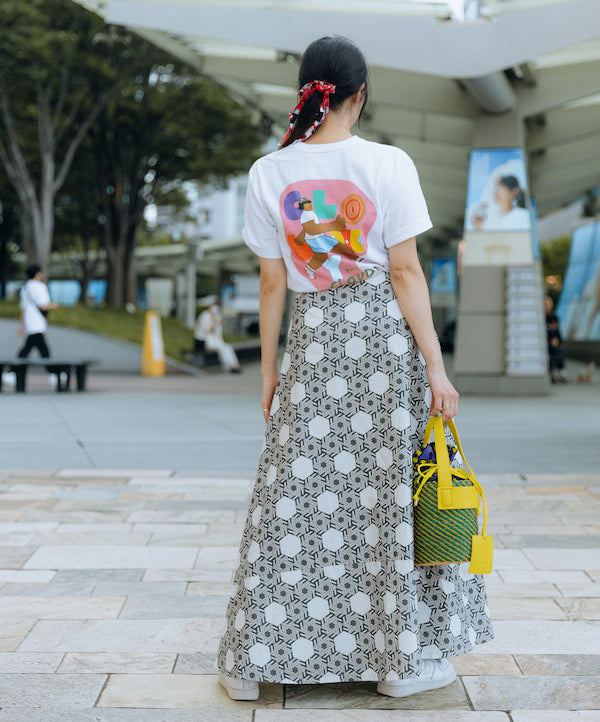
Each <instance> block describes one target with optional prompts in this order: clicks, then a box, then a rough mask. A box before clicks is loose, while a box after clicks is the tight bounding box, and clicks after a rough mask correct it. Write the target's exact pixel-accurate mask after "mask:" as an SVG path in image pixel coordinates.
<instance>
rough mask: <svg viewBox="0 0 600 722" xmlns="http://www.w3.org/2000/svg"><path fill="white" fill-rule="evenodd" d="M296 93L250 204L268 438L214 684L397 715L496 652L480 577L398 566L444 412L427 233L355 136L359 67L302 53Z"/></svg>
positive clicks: (243, 695) (403, 165)
mask: <svg viewBox="0 0 600 722" xmlns="http://www.w3.org/2000/svg"><path fill="white" fill-rule="evenodd" d="M298 87H299V88H300V93H299V96H300V97H299V103H298V105H297V106H296V108H295V109H294V110H293V111H292V113H291V114H290V131H289V133H288V134H287V135H286V137H285V138H284V140H283V142H282V144H281V149H280V150H277V151H275V152H274V153H271V154H269V155H267V156H265V157H263V158H261V159H260V160H258V161H257V162H256V163H255V164H254V166H253V167H252V169H251V171H250V177H249V185H248V192H247V202H246V219H245V229H244V240H245V242H246V244H247V245H248V246H249V247H250V248H251V249H252V250H253V251H255V252H256V253H257V254H258V256H259V257H260V269H261V288H260V332H261V346H262V361H261V365H262V375H263V395H262V409H263V413H264V417H265V420H266V422H267V429H266V434H265V441H264V445H263V450H262V454H261V457H260V462H259V466H258V473H257V477H256V482H255V485H254V489H253V492H252V495H251V500H250V506H249V510H248V516H247V519H246V523H245V526H244V531H243V536H242V540H241V544H240V563H239V566H238V568H237V570H236V572H235V576H234V589H233V592H232V596H231V599H230V601H229V605H228V608H227V613H226V618H227V628H226V631H225V633H224V635H223V637H222V639H221V642H220V645H219V650H218V656H217V667H218V670H219V672H220V674H219V680H220V682H221V684H222V685H223V686H224V687H225V689H226V690H227V692H228V693H229V695H230V696H231V697H232V698H234V699H256V698H257V697H258V694H259V682H279V683H283V684H315V683H327V682H353V681H374V682H375V681H376V682H378V686H377V689H378V691H379V692H381V693H382V694H387V695H391V696H397V697H403V696H406V695H409V694H413V693H415V692H422V691H426V690H429V689H435V688H439V687H443V686H446V685H447V684H450V683H451V682H452V681H453V680H454V679H455V671H454V668H453V667H452V664H451V663H450V662H449V660H448V659H447V658H448V657H450V656H453V655H459V654H464V653H466V652H469V651H470V650H471V649H472V648H473V647H474V646H475V645H477V644H481V643H483V642H486V641H488V640H490V639H491V638H492V637H493V632H492V627H491V621H490V617H489V612H488V608H487V603H486V595H485V588H484V584H483V581H482V578H481V576H476V575H471V574H469V573H468V572H467V570H466V567H465V565H458V564H450V565H443V566H430V567H417V566H415V565H414V552H413V506H412V504H413V502H412V484H411V481H412V478H411V477H412V457H413V453H414V452H416V451H417V449H418V447H419V445H420V443H422V440H423V435H424V431H425V426H426V424H427V421H428V418H429V417H430V415H439V414H442V416H443V419H444V420H445V421H446V422H447V421H449V420H450V419H451V418H453V417H454V416H455V415H456V413H457V408H458V394H457V392H456V390H455V389H454V388H453V386H452V384H451V383H450V381H449V380H448V378H447V376H446V372H445V370H444V364H443V361H442V355H441V352H440V347H439V343H438V341H437V338H436V336H435V332H434V327H433V322H432V317H431V308H430V303H429V296H428V291H427V284H426V281H425V278H424V275H423V272H422V269H421V266H420V264H419V260H418V257H417V246H416V240H415V237H416V236H417V235H418V234H419V233H423V232H424V231H427V230H428V229H429V228H431V221H430V219H429V215H428V212H427V207H426V204H425V200H424V197H423V194H422V191H421V188H420V185H419V179H418V175H417V171H416V169H415V166H414V164H413V162H412V161H411V159H410V158H409V157H408V156H407V155H406V153H404V152H403V151H402V150H400V149H398V148H395V147H392V146H388V145H380V144H378V143H374V142H368V141H366V140H364V139H362V138H360V137H359V136H356V135H352V133H351V128H352V126H353V125H354V124H355V123H356V121H357V120H358V119H359V118H360V115H361V113H362V111H363V108H364V106H365V103H366V102H367V96H368V75H367V66H366V63H365V60H364V57H363V55H362V53H361V52H360V50H359V49H358V48H357V47H356V46H355V45H354V44H353V43H351V42H350V41H348V40H346V39H344V38H340V37H326V38H321V39H320V40H317V41H315V42H314V43H312V44H311V45H310V46H309V47H308V48H307V50H306V51H305V53H304V55H303V57H302V61H301V64H300V71H299V80H298ZM309 199H310V204H311V209H312V211H313V213H312V215H311V216H310V218H308V216H307V214H306V208H307V201H308V200H309ZM320 224H321V225H323V229H319V228H318V226H319V225H320ZM303 233H304V236H303V235H302V234H303ZM307 235H308V236H309V239H308V240H309V243H306V236H307ZM328 235H329V236H331V240H330V241H327V239H326V238H324V236H328ZM315 237H319V247H318V249H317V250H315V248H313V247H312V245H314V238H315ZM338 243H343V244H345V245H346V246H347V247H348V248H350V249H351V250H352V251H353V252H354V254H350V253H347V252H344V253H343V254H341V253H339V247H338V245H337V244H338ZM311 244H312V245H311ZM317 253H318V254H322V256H325V255H326V256H327V259H324V258H323V257H321V256H319V259H318V264H317V263H315V262H314V261H311V259H313V258H314V256H315V254H317ZM353 255H356V256H358V258H357V259H356V260H355V259H354V258H353ZM357 261H359V262H358V263H357ZM307 266H310V268H307ZM288 288H290V289H292V290H294V291H296V292H297V293H296V296H295V300H294V306H293V311H292V318H291V323H290V327H289V333H288V337H287V344H286V348H285V353H284V355H283V359H282V361H281V366H280V368H279V370H278V369H277V342H278V337H279V330H280V325H281V320H282V313H283V306H284V301H285V297H286V291H287V289H288Z"/></svg>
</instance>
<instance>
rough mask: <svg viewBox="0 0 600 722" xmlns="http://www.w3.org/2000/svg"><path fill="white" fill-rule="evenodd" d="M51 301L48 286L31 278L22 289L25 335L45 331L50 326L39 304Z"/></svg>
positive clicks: (44, 304) (46, 303) (21, 304)
mask: <svg viewBox="0 0 600 722" xmlns="http://www.w3.org/2000/svg"><path fill="white" fill-rule="evenodd" d="M49 303H50V294H49V293H48V286H46V284H45V283H42V281H36V280H35V279H33V278H32V279H30V280H29V281H27V283H26V284H25V285H24V286H23V288H22V289H21V303H20V304H19V305H20V306H21V309H22V311H23V326H24V328H25V335H26V336H31V334H32V333H44V332H45V331H46V329H47V328H48V322H47V321H46V318H45V317H44V315H43V314H42V313H41V311H40V309H39V306H47V305H48V304H49Z"/></svg>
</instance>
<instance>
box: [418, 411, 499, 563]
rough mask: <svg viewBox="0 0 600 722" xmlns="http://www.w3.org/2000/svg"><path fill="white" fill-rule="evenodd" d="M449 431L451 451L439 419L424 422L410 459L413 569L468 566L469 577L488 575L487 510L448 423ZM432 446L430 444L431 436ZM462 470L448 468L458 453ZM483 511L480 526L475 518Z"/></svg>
mask: <svg viewBox="0 0 600 722" xmlns="http://www.w3.org/2000/svg"><path fill="white" fill-rule="evenodd" d="M448 428H449V429H450V432H451V433H452V436H453V437H454V441H455V442H456V447H448V445H447V443H446V436H445V433H444V423H443V421H442V417H441V416H436V417H434V418H432V419H430V420H429V422H428V424H427V428H426V429H425V439H424V441H423V446H422V447H421V448H420V449H419V451H418V452H417V453H416V454H415V456H414V459H413V492H414V494H413V500H414V537H415V564H417V565H420V566H428V565H437V564H454V563H457V562H470V565H469V572H471V573H473V574H489V573H490V572H491V571H492V561H493V537H491V536H488V535H487V534H486V530H487V505H486V503H485V494H484V493H483V489H482V487H481V484H480V483H479V482H478V481H477V479H476V477H475V474H474V473H473V470H472V469H471V467H470V466H469V462H468V461H467V460H466V458H465V455H464V453H463V450H462V447H461V445H460V439H459V438H458V431H457V430H456V426H455V424H454V422H453V421H450V422H448ZM432 431H433V433H434V441H433V443H430V442H429V439H430V437H431V432H432ZM459 452H460V455H461V457H462V459H463V461H464V463H465V465H466V466H467V469H461V468H458V469H456V468H453V467H452V466H451V461H452V460H454V457H455V456H456V454H457V453H459ZM480 498H481V502H482V505H483V526H482V531H481V534H479V533H478V526H477V515H478V514H479V513H480V512H481V505H480V502H479V500H480Z"/></svg>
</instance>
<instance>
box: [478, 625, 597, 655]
mask: <svg viewBox="0 0 600 722" xmlns="http://www.w3.org/2000/svg"><path fill="white" fill-rule="evenodd" d="M494 633H495V635H496V636H495V639H493V640H492V641H491V642H486V643H485V644H482V645H481V646H480V647H478V648H477V652H478V654H595V653H596V652H597V651H598V638H599V637H600V622H584V621H566V622H563V621H553V620H541V621H538V620H514V621H504V620H498V621H496V622H494Z"/></svg>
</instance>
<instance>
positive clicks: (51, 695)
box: [0, 674, 106, 711]
mask: <svg viewBox="0 0 600 722" xmlns="http://www.w3.org/2000/svg"><path fill="white" fill-rule="evenodd" d="M105 682H106V675H103V674H4V675H2V676H1V677H0V699H1V700H2V708H3V711H6V709H7V708H10V707H57V706H59V705H60V706H61V707H63V708H65V709H74V708H79V707H84V708H85V707H91V706H92V705H93V704H94V702H95V701H96V699H97V698H98V695H99V694H100V690H101V689H102V687H103V686H104V683H105Z"/></svg>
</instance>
